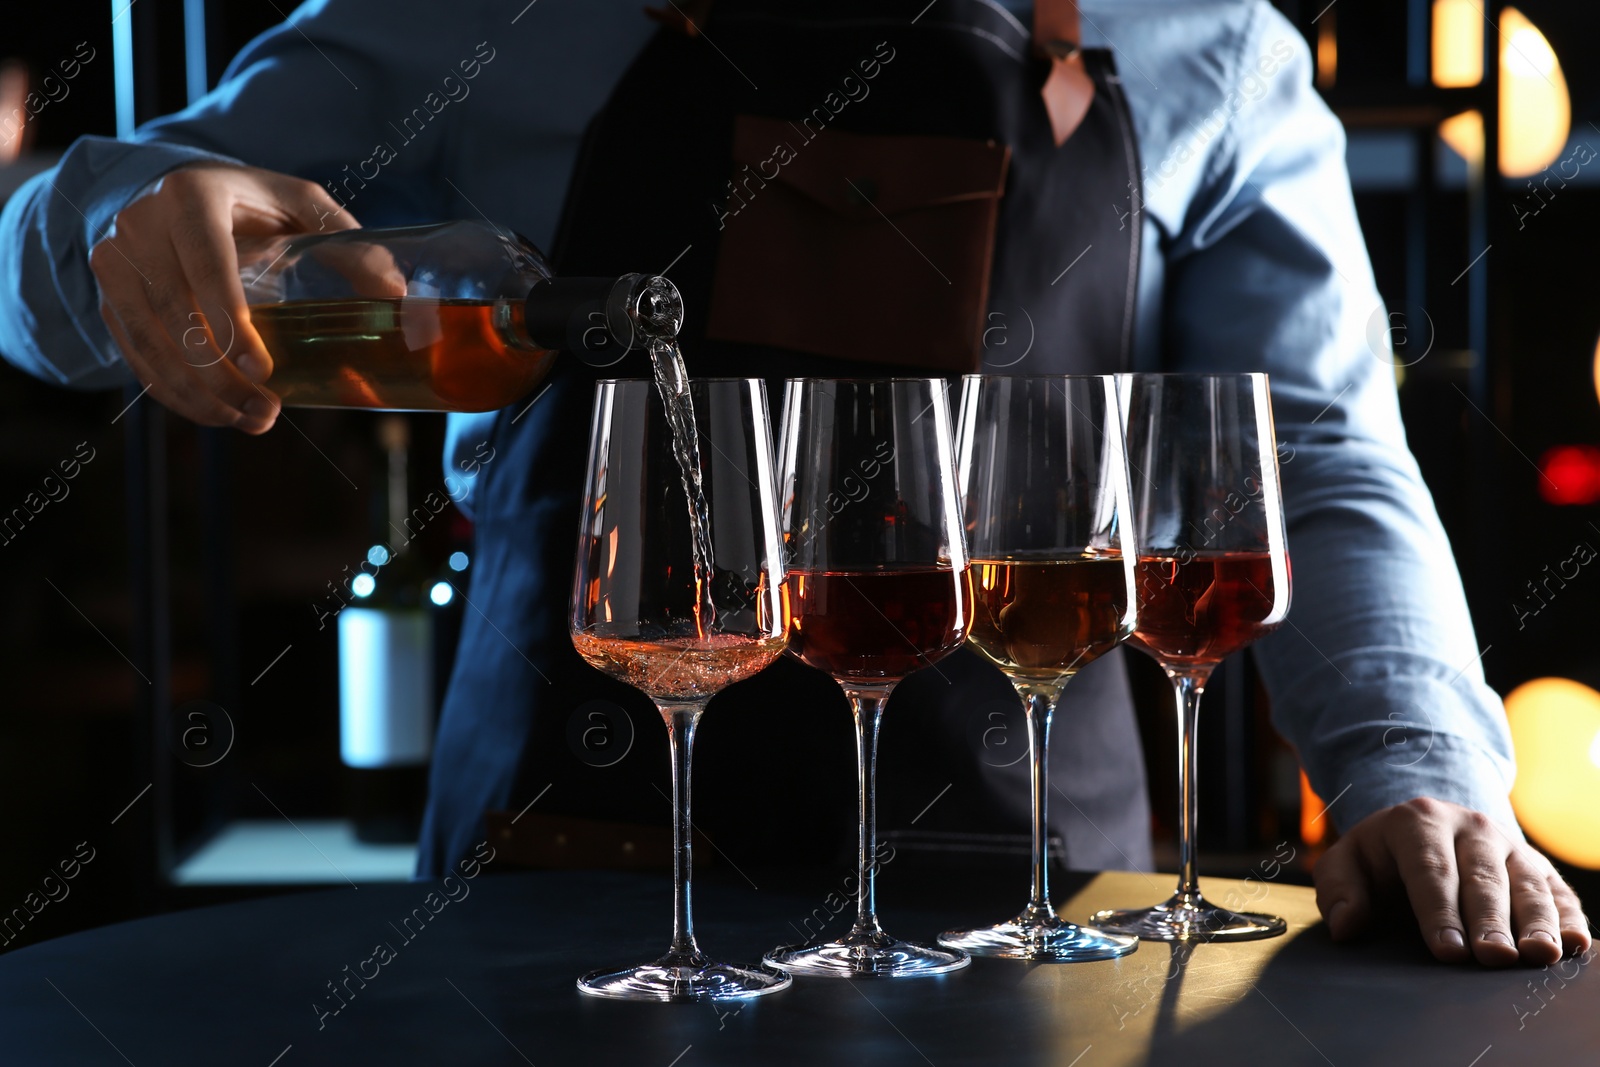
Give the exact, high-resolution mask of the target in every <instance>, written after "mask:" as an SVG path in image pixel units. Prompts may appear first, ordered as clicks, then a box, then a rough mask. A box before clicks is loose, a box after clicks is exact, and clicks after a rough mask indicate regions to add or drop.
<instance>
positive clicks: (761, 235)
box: [706, 115, 1010, 373]
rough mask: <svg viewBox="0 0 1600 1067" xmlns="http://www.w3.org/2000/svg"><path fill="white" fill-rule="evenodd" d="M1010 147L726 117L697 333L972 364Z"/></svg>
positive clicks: (794, 347)
mask: <svg viewBox="0 0 1600 1067" xmlns="http://www.w3.org/2000/svg"><path fill="white" fill-rule="evenodd" d="M1009 161H1010V150H1009V149H1008V148H1007V147H1005V146H1004V145H1000V144H996V143H995V142H993V141H977V140H970V139H965V138H959V137H923V136H867V135H862V134H854V133H843V132H840V131H836V130H821V131H814V130H812V129H809V128H807V127H805V126H803V125H797V124H795V123H792V122H786V121H784V120H782V119H773V118H761V117H757V116H753V115H739V116H737V117H736V118H735V120H734V136H733V168H734V174H733V178H732V181H731V182H730V184H729V188H728V202H727V206H726V209H725V211H724V212H723V213H721V215H720V216H719V222H720V226H721V243H720V245H719V248H718V252H717V262H716V270H715V274H714V277H713V280H712V293H711V307H710V318H709V321H708V324H707V329H706V336H707V337H708V338H712V339H715V340H719V341H733V342H741V343H745V344H759V345H771V346H773V347H776V348H785V349H789V350H791V351H798V352H808V353H812V354H815V355H822V356H833V357H836V358H839V359H846V360H861V361H868V362H874V363H894V364H907V365H915V366H917V367H919V368H922V369H923V370H924V371H935V372H944V373H967V372H971V371H975V370H977V367H978V357H979V353H980V351H981V347H982V346H981V339H982V334H983V321H984V312H985V309H986V308H987V305H988V296H989V271H990V266H991V262H992V259H993V255H994V243H995V229H996V222H997V219H998V216H999V203H1000V197H1001V196H1002V195H1003V193H1004V189H1005V181H1006V168H1007V164H1008V163H1009Z"/></svg>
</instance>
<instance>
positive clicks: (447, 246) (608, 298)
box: [219, 221, 683, 412]
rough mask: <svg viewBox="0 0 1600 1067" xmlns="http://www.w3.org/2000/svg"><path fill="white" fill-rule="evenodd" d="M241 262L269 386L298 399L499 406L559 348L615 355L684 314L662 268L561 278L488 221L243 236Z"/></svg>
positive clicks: (674, 328)
mask: <svg viewBox="0 0 1600 1067" xmlns="http://www.w3.org/2000/svg"><path fill="white" fill-rule="evenodd" d="M239 262H240V275H241V278H242V280H243V281H244V286H245V296H246V299H247V301H248V302H249V305H250V325H251V326H252V327H254V329H255V331H256V333H257V334H259V335H260V337H261V340H262V343H263V344H265V345H266V348H267V351H268V352H269V353H270V354H271V355H272V358H273V364H274V365H273V372H272V377H271V379H270V380H269V381H268V383H267V384H268V386H269V387H270V388H271V389H273V390H274V391H275V392H276V393H277V394H278V396H279V397H281V398H282V400H283V402H284V404H286V405H288V406H290V407H340V408H370V409H380V410H391V411H463V412H466V411H493V410H496V409H498V408H502V407H505V406H507V405H508V404H512V403H515V402H516V401H517V400H519V399H521V398H522V397H524V396H526V395H527V394H528V393H530V392H531V391H532V390H534V389H535V388H536V387H537V386H538V385H539V383H540V382H541V381H542V380H543V379H544V377H545V376H546V375H547V374H548V373H549V371H550V367H551V364H552V363H553V362H554V360H555V359H556V356H557V353H559V352H568V353H572V354H573V355H575V356H577V357H579V358H581V359H583V360H584V361H585V362H587V363H590V364H592V365H595V366H602V367H604V366H611V365H612V364H615V363H617V362H618V361H619V360H621V359H622V357H623V356H625V355H626V354H627V353H628V352H630V351H633V350H635V349H640V348H646V347H648V346H649V345H650V344H651V343H652V342H653V341H659V340H663V339H665V340H670V339H671V338H673V337H675V336H676V335H677V332H678V328H679V327H680V326H681V325H682V323H683V299H682V297H681V296H680V295H679V293H678V290H677V287H676V286H674V285H673V284H672V283H671V282H669V281H667V280H666V279H665V278H662V277H658V276H648V275H643V274H624V275H621V276H620V277H615V278H557V277H554V276H553V274H552V272H551V270H550V266H549V264H548V263H547V262H546V261H545V258H544V256H543V254H542V253H540V251H539V250H538V249H537V248H535V247H534V246H533V245H532V244H530V243H529V242H528V241H527V240H526V239H524V238H522V237H519V236H518V235H516V234H515V233H512V232H511V231H509V230H506V229H504V228H502V227H499V226H495V225H492V224H490V223H486V222H475V221H462V222H446V223H438V224H435V225H431V226H408V227H397V228H389V229H371V230H342V231H340V232H338V233H331V234H314V235H299V236H292V237H279V238H275V239H272V240H269V241H265V242H242V243H241V247H240V250H239ZM219 332H225V331H220V330H219Z"/></svg>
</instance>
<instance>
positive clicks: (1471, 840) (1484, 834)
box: [1456, 812, 1517, 967]
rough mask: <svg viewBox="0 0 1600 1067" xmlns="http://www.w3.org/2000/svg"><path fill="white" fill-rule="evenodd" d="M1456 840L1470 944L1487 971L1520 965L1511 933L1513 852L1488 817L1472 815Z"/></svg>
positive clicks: (1473, 813) (1470, 814)
mask: <svg viewBox="0 0 1600 1067" xmlns="http://www.w3.org/2000/svg"><path fill="white" fill-rule="evenodd" d="M1466 818H1467V820H1468V822H1467V825H1466V826H1464V827H1463V828H1462V831H1463V832H1462V833H1461V834H1460V836H1459V837H1458V838H1457V839H1456V862H1457V864H1458V865H1459V866H1460V868H1461V914H1462V918H1464V919H1466V921H1467V943H1468V944H1469V945H1470V946H1471V947H1472V954H1473V955H1474V956H1476V957H1477V959H1478V962H1479V963H1481V964H1483V965H1484V966H1486V967H1504V966H1506V965H1508V964H1512V963H1515V962H1517V943H1516V940H1515V939H1514V938H1513V936H1512V933H1511V879H1510V876H1509V873H1508V872H1507V869H1506V859H1507V856H1508V855H1509V854H1510V851H1511V850H1510V848H1509V847H1508V846H1507V844H1506V840H1505V838H1504V837H1502V836H1501V835H1500V834H1498V833H1496V832H1494V828H1493V825H1492V824H1490V825H1477V823H1478V821H1479V820H1481V821H1482V823H1485V824H1489V823H1490V820H1489V818H1488V816H1486V815H1483V814H1482V813H1480V812H1471V813H1469V814H1468V815H1467V816H1466Z"/></svg>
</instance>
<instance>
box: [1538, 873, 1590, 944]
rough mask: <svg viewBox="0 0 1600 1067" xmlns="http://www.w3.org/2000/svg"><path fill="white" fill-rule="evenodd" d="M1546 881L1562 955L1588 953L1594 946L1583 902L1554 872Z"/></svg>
mask: <svg viewBox="0 0 1600 1067" xmlns="http://www.w3.org/2000/svg"><path fill="white" fill-rule="evenodd" d="M1547 880H1548V882H1549V885H1550V897H1551V899H1552V900H1554V901H1555V905H1556V914H1557V916H1558V927H1559V929H1560V931H1561V952H1562V955H1567V956H1570V955H1576V954H1578V953H1582V952H1588V951H1589V949H1590V948H1591V947H1592V946H1593V945H1594V939H1593V938H1592V937H1591V935H1590V932H1589V919H1588V916H1586V915H1584V913H1583V901H1581V900H1579V899H1578V894H1577V893H1575V892H1573V891H1572V887H1571V886H1570V885H1568V884H1567V883H1566V880H1565V879H1563V878H1562V877H1561V875H1559V874H1557V873H1556V872H1555V871H1553V870H1552V871H1551V872H1550V873H1549V875H1548V877H1547Z"/></svg>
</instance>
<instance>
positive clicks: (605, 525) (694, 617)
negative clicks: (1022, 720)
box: [571, 378, 790, 1000]
mask: <svg viewBox="0 0 1600 1067" xmlns="http://www.w3.org/2000/svg"><path fill="white" fill-rule="evenodd" d="M663 393H665V396H666V398H667V402H668V403H671V404H672V405H673V407H674V410H672V411H671V413H670V414H669V410H668V408H667V407H666V406H664V402H663ZM675 419H681V420H682V421H681V422H679V423H678V424H679V425H681V426H685V427H694V428H695V429H696V430H697V431H698V433H697V436H690V437H689V438H688V439H687V440H686V441H682V442H680V441H679V439H678V438H677V436H676V435H675V434H674V433H673V430H672V426H673V421H674V420H675ZM700 441H704V442H706V443H707V444H709V445H710V446H711V447H710V448H709V449H708V450H707V460H708V461H707V462H706V463H705V465H704V467H703V469H701V464H700V462H699V448H698V445H699V442H700ZM680 443H682V444H683V446H684V447H683V448H682V449H681V450H680V449H679V448H678V447H676V446H677V445H679V444H680ZM690 446H693V447H690ZM770 450H771V437H770V428H769V426H768V424H767V404H766V385H765V383H763V382H762V381H761V380H760V379H756V378H751V379H697V380H693V381H690V382H689V383H688V388H687V390H686V391H678V390H661V391H658V389H657V387H656V385H655V384H653V383H652V382H650V381H647V380H644V381H602V382H600V383H599V385H598V386H597V388H596V392H595V403H594V423H593V428H592V430H591V434H590V443H589V473H588V482H587V486H586V489H585V495H584V503H583V517H582V522H581V527H580V530H579V535H578V561H577V568H576V574H575V575H574V580H573V588H572V619H571V629H572V643H573V645H574V646H575V647H576V648H577V650H578V652H579V653H580V654H581V655H582V656H583V658H584V659H586V660H588V661H589V663H590V664H592V665H593V666H595V667H597V668H599V669H600V670H602V671H604V672H605V673H607V674H609V675H611V676H612V677H614V678H617V679H620V680H621V681H624V682H626V683H628V684H629V685H631V686H633V687H634V688H636V689H638V690H640V691H641V692H643V693H644V694H645V695H646V696H648V697H650V699H651V700H653V701H654V702H655V704H656V707H657V708H659V709H660V711H661V717H662V718H663V719H664V720H666V724H667V736H668V738H669V740H670V742H671V752H672V803H673V808H674V818H673V822H672V844H673V864H672V875H673V883H672V902H673V922H672V944H671V946H670V947H669V948H668V950H667V953H666V955H664V956H662V957H661V958H659V959H657V960H653V961H651V962H649V963H644V964H640V965H638V966H636V967H628V968H625V969H623V970H620V971H595V972H593V973H591V974H587V975H585V976H584V977H583V978H581V979H579V980H578V988H579V989H580V990H582V991H583V992H585V993H589V994H592V995H594V996H599V997H610V998H613V999H619V1000H735V999H741V998H745V997H754V996H760V995H762V994H764V993H772V992H776V991H777V990H779V989H783V988H785V987H786V986H788V985H789V983H790V979H789V977H788V976H787V975H785V974H783V973H782V972H780V971H776V970H774V969H772V968H770V967H766V966H765V965H757V966H754V967H736V966H733V965H730V964H725V963H718V962H715V961H714V960H712V959H711V958H710V957H708V956H706V954H705V953H703V952H701V951H700V946H699V945H697V944H696V943H695V938H694V922H693V916H692V915H691V912H690V898H689V894H690V866H691V857H690V851H689V845H690V830H691V824H690V821H689V782H690V778H689V757H690V750H691V748H692V746H693V744H694V731H695V725H696V724H697V723H698V722H699V719H700V715H701V713H702V712H703V711H705V707H706V703H707V702H708V701H709V700H710V699H711V697H712V696H713V695H715V694H716V693H717V692H719V691H720V690H722V689H723V688H724V687H726V686H729V685H732V684H733V683H735V682H738V681H742V680H743V679H745V678H748V677H750V676H751V675H753V674H755V673H756V672H757V671H759V670H761V669H762V668H763V667H766V666H767V665H768V664H769V663H771V662H773V660H775V659H777V658H778V656H779V655H781V654H782V653H783V648H784V644H785V641H786V636H785V629H784V626H785V623H784V617H783V610H782V604H781V602H780V595H781V586H782V582H783V569H782V557H781V548H780V542H779V533H778V523H777V508H776V500H777V495H776V493H775V491H774V489H775V487H774V485H773V481H772V474H771V471H772V463H771V455H770ZM679 455H682V456H683V457H684V461H683V462H682V463H680V462H679V461H678V459H677V458H676V457H678V456H679ZM701 489H703V492H704V501H705V505H706V507H708V508H709V510H710V514H711V515H712V516H714V518H715V522H714V526H713V527H712V529H711V530H710V531H709V533H710V535H714V536H707V537H704V538H702V537H701V535H700V531H699V530H697V528H696V523H697V522H698V520H699V519H700V518H701V517H703V516H704V515H705V513H706V509H705V508H699V509H694V508H691V504H690V501H691V500H694V499H696V498H698V497H700V496H701V494H700V492H698V491H697V490H701ZM707 541H709V542H710V544H709V545H708V546H707V548H706V550H705V555H706V557H707V558H708V559H709V565H710V566H709V570H710V573H706V570H705V568H704V567H703V566H702V565H701V563H700V556H701V550H700V549H699V548H697V546H698V545H705V544H706V542H707Z"/></svg>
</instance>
